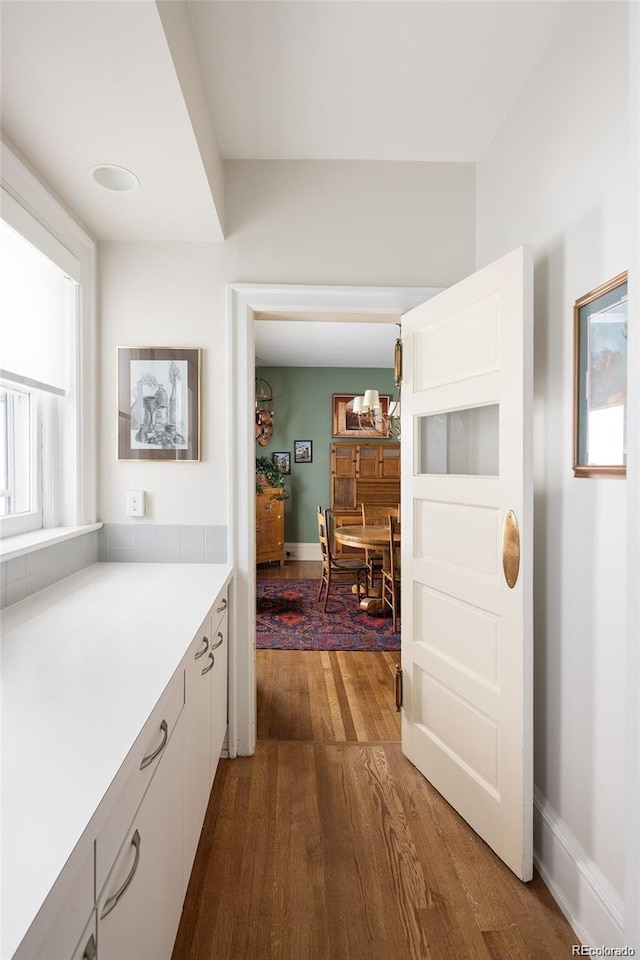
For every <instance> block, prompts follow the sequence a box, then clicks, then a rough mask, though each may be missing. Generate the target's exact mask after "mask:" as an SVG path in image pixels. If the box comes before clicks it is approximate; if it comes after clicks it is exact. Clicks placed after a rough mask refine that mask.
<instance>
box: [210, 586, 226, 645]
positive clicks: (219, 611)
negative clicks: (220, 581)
mask: <svg viewBox="0 0 640 960" xmlns="http://www.w3.org/2000/svg"><path fill="white" fill-rule="evenodd" d="M228 607H229V585H228V584H227V586H226V587H225V588H224V590H221V591H220V594H219V596H218V597H217V599H216V602H215V603H214V605H213V607H212V608H211V630H212V631H213V632H214V633H215V631H216V630H217V629H218V624H219V623H220V621H221V620H222V618H223V616H224V615H225V612H226V610H227V609H228ZM209 639H210V640H211V639H212V638H211V637H209Z"/></svg>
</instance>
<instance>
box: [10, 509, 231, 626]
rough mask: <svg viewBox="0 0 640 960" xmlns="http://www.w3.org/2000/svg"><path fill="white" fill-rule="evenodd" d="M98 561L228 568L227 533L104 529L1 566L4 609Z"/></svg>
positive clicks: (145, 526)
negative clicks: (201, 565)
mask: <svg viewBox="0 0 640 960" xmlns="http://www.w3.org/2000/svg"><path fill="white" fill-rule="evenodd" d="M98 560H101V561H103V562H111V563H226V562H227V528H226V527H225V526H206V525H199V524H189V525H184V526H180V525H178V524H157V523H105V524H103V526H102V527H101V529H100V530H99V531H97V530H94V531H93V532H91V533H88V534H84V535H83V536H80V537H75V538H73V539H71V540H64V541H63V542H62V543H57V544H54V545H53V546H50V547H43V548H42V549H41V550H34V551H33V552H32V553H28V554H27V555H26V556H24V557H15V558H14V559H12V560H5V561H3V562H0V609H2V608H3V607H8V606H10V605H11V604H12V603H18V602H19V601H20V600H23V599H24V598H25V597H28V596H30V595H31V594H32V593H36V592H37V591H38V590H42V589H44V588H45V587H49V586H51V584H52V583H57V581H58V580H63V579H64V578H65V577H68V576H70V575H71V574H72V573H77V571H78V570H82V569H83V567H88V566H89V565H90V564H92V563H96V562H97V561H98Z"/></svg>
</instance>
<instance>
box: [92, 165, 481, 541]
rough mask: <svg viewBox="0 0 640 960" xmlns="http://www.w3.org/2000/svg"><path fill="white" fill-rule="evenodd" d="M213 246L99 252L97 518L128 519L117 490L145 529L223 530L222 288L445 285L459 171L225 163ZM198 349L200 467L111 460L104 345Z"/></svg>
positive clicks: (456, 270)
mask: <svg viewBox="0 0 640 960" xmlns="http://www.w3.org/2000/svg"><path fill="white" fill-rule="evenodd" d="M225 208H226V222H227V231H228V239H227V241H225V243H197V242H195V243H194V242H191V243H187V242H185V243H164V242H161V241H158V242H153V243H147V242H140V243H131V242H116V241H109V242H105V243H102V244H101V245H100V247H99V264H100V291H101V294H100V302H101V308H100V355H101V366H100V441H99V442H100V451H99V452H100V489H99V514H98V515H99V518H100V519H101V520H104V521H107V522H112V523H113V522H127V518H126V516H125V491H126V490H128V489H136V490H138V489H143V490H146V491H147V494H148V497H147V499H148V508H149V519H150V520H152V521H154V522H157V523H172V524H173V523H180V524H189V523H197V524H226V523H228V519H229V518H228V517H227V469H228V462H229V454H230V451H229V449H228V447H227V432H226V431H227V426H226V424H227V417H228V413H229V411H228V410H227V406H226V404H227V400H226V398H227V386H228V376H229V372H228V370H227V368H226V360H227V343H226V330H225V323H226V313H225V284H226V283H228V282H238V281H244V282H250V281H260V282H266V283H326V284H349V285H366V284H371V285H376V286H379V285H381V286H385V285H389V286H396V285H397V286H402V285H408V286H444V285H447V284H450V283H452V282H454V281H455V280H457V279H460V278H461V277H463V276H465V275H466V274H467V273H469V272H471V271H472V270H473V266H474V257H475V170H474V167H473V165H471V164H420V163H359V162H350V163H349V162H345V163H342V162H307V161H303V162H287V161H273V162H270V161H269V162H252V161H230V162H227V163H225ZM154 345H167V346H200V347H202V349H203V392H202V423H203V435H202V462H201V463H199V464H176V463H124V462H118V461H117V459H116V393H115V383H116V346H154Z"/></svg>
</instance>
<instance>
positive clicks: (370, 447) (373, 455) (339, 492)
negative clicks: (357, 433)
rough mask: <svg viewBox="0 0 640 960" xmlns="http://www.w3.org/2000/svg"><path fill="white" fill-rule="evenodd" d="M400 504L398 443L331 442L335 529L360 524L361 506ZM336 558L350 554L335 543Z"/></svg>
mask: <svg viewBox="0 0 640 960" xmlns="http://www.w3.org/2000/svg"><path fill="white" fill-rule="evenodd" d="M399 502H400V444H399V443H375V441H374V442H371V443H365V442H362V443H332V444H331V510H332V513H333V522H334V525H335V526H337V527H340V526H349V525H352V524H356V525H357V524H360V523H362V512H361V504H362V503H364V504H365V506H367V505H374V504H376V505H378V504H390V505H391V504H397V503H399ZM333 549H334V552H335V555H336V556H341V555H342V556H344V555H348V554H349V553H353V552H354V551H353V550H351V548H349V547H343V546H340V544H337V543H335V544H334V545H333Z"/></svg>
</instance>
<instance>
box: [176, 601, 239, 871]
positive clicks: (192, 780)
mask: <svg viewBox="0 0 640 960" xmlns="http://www.w3.org/2000/svg"><path fill="white" fill-rule="evenodd" d="M228 602H229V601H228V595H227V593H226V591H225V592H224V593H222V594H221V595H220V596H219V597H218V598H217V600H216V602H215V603H214V605H213V607H212V609H211V612H210V616H209V617H208V618H207V619H206V620H205V622H204V624H203V625H202V628H201V629H200V631H199V632H198V635H197V637H196V639H195V640H194V642H193V643H192V644H191V647H190V648H189V651H188V653H187V657H186V664H185V711H184V720H185V749H184V832H183V836H184V843H183V871H184V887H185V890H186V887H187V884H188V882H189V876H190V874H191V868H192V867H193V861H194V857H195V855H196V850H197V847H198V841H199V839H200V833H201V830H202V824H203V822H204V817H205V814H206V812H207V805H208V802H209V795H210V792H211V784H212V783H213V778H214V777H215V773H216V769H217V766H218V760H219V759H220V753H221V751H222V745H223V743H224V738H225V735H226V731H227V666H228V651H227V646H228V636H227V633H228V630H227V613H226V611H227V606H228Z"/></svg>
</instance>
